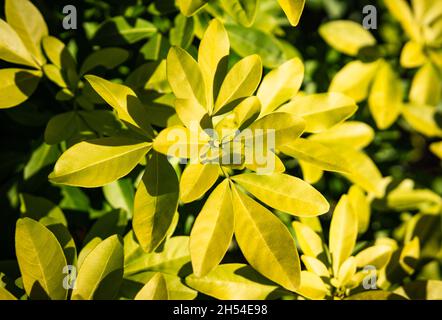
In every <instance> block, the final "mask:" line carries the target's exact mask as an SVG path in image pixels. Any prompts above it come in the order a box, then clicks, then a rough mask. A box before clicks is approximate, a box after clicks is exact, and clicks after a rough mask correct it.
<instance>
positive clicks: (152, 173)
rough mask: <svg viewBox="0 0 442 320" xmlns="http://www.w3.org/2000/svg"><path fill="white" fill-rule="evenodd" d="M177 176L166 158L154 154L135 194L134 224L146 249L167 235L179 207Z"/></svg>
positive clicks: (154, 245) (155, 246)
mask: <svg viewBox="0 0 442 320" xmlns="http://www.w3.org/2000/svg"><path fill="white" fill-rule="evenodd" d="M178 198H179V184H178V177H177V175H176V173H175V170H174V169H173V167H172V166H171V164H170V163H169V162H168V161H167V158H166V157H165V156H163V155H161V154H158V153H154V154H153V155H152V157H151V158H150V159H149V161H148V162H147V164H146V171H145V172H144V175H143V178H142V180H141V182H140V184H139V186H138V189H137V192H136V194H135V204H134V217H133V221H132V227H133V229H134V232H135V235H136V236H137V239H138V241H139V243H140V245H141V247H142V248H143V250H144V251H147V252H151V251H153V250H154V249H155V248H157V247H158V246H159V245H160V243H161V242H162V241H163V240H164V238H165V237H166V236H167V231H168V230H169V227H170V225H171V224H172V222H173V217H174V215H175V212H176V210H177V207H178Z"/></svg>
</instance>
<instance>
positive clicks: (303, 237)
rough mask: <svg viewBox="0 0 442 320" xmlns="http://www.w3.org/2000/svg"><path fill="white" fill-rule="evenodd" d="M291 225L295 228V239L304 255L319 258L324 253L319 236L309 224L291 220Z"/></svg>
mask: <svg viewBox="0 0 442 320" xmlns="http://www.w3.org/2000/svg"><path fill="white" fill-rule="evenodd" d="M292 225H293V229H294V230H295V234H296V240H297V241H298V245H299V247H300V248H301V251H302V252H303V253H304V255H306V256H309V257H313V258H317V259H319V257H320V256H321V255H322V254H323V253H324V247H323V243H322V239H321V237H320V236H319V235H318V234H317V233H316V232H315V231H313V230H312V229H311V228H310V227H309V226H307V225H305V224H303V223H301V222H298V221H293V223H292ZM320 258H323V257H320Z"/></svg>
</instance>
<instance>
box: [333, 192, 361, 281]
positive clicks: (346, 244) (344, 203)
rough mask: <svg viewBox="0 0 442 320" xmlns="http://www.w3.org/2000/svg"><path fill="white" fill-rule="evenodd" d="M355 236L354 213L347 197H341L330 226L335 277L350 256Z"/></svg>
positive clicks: (355, 221) (356, 233)
mask: <svg viewBox="0 0 442 320" xmlns="http://www.w3.org/2000/svg"><path fill="white" fill-rule="evenodd" d="M357 235H358V221H357V217H356V213H355V212H354V211H353V209H352V208H351V206H350V204H349V202H348V196H347V195H343V196H342V197H341V199H340V200H339V202H338V204H337V205H336V208H335V210H334V212H333V217H332V221H331V224H330V236H329V248H330V253H331V255H332V260H333V273H334V274H335V275H337V274H338V271H339V268H340V267H341V265H342V263H344V261H345V260H346V259H347V258H348V257H350V255H351V254H352V252H353V249H354V246H355V244H356V238H357Z"/></svg>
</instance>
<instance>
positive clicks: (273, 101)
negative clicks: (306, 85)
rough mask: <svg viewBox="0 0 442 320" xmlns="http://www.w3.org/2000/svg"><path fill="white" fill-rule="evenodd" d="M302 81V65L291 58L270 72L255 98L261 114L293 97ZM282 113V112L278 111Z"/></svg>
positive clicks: (297, 59) (270, 110)
mask: <svg viewBox="0 0 442 320" xmlns="http://www.w3.org/2000/svg"><path fill="white" fill-rule="evenodd" d="M303 79H304V64H303V63H302V61H301V59H299V58H293V59H291V60H289V61H287V62H286V63H284V64H282V65H281V66H279V67H278V68H277V69H275V70H272V71H270V72H269V73H268V74H267V75H266V76H265V77H264V79H263V81H262V83H261V85H260V86H259V89H258V93H257V96H258V98H259V100H260V101H261V104H262V112H261V113H262V114H268V113H270V112H272V111H273V110H275V109H276V108H278V107H279V106H280V105H282V104H283V103H284V102H287V101H288V100H290V99H292V98H294V97H295V95H296V94H297V93H298V91H299V89H300V88H301V85H302V81H303ZM280 111H282V110H280Z"/></svg>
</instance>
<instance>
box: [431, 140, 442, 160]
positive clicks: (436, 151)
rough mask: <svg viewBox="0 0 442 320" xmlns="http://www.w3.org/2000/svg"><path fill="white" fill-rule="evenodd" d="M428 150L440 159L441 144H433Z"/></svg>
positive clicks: (441, 155)
mask: <svg viewBox="0 0 442 320" xmlns="http://www.w3.org/2000/svg"><path fill="white" fill-rule="evenodd" d="M430 150H431V152H433V153H434V154H435V155H436V156H438V157H439V158H441V159H442V142H434V143H432V144H431V145H430Z"/></svg>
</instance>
